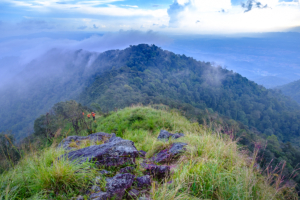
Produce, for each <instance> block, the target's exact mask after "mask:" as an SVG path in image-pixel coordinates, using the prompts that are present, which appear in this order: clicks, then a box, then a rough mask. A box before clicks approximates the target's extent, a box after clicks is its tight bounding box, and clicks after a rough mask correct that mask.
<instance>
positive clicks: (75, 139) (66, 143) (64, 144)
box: [58, 132, 112, 150]
mask: <svg viewBox="0 0 300 200" xmlns="http://www.w3.org/2000/svg"><path fill="white" fill-rule="evenodd" d="M111 136H112V134H108V133H102V132H99V133H94V134H91V135H89V136H69V137H67V138H65V139H63V140H62V141H61V143H59V145H58V148H64V149H66V150H76V149H77V148H76V147H75V146H79V145H80V143H81V142H83V141H86V140H89V141H90V142H91V143H92V144H96V143H97V142H98V141H105V140H107V139H109V138H111ZM72 144H73V145H72ZM74 145H75V146H74Z"/></svg>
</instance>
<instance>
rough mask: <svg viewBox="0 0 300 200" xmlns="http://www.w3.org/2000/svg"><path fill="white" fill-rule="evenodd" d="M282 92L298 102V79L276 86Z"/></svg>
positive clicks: (299, 88)
mask: <svg viewBox="0 0 300 200" xmlns="http://www.w3.org/2000/svg"><path fill="white" fill-rule="evenodd" d="M277 89H280V90H281V91H282V93H283V94H285V95H286V96H289V97H291V98H292V99H294V100H295V101H297V102H298V103H299V104H300V80H298V81H294V82H292V83H289V84H286V85H283V86H280V87H277Z"/></svg>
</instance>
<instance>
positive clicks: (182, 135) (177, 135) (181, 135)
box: [171, 133, 184, 139]
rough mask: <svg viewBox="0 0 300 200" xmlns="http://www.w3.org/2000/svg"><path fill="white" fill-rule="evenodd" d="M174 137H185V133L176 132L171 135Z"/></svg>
mask: <svg viewBox="0 0 300 200" xmlns="http://www.w3.org/2000/svg"><path fill="white" fill-rule="evenodd" d="M171 137H172V138H173V139H177V138H180V137H184V134H183V133H175V134H173V135H172V136H171Z"/></svg>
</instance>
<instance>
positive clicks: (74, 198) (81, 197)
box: [70, 195, 84, 200]
mask: <svg viewBox="0 0 300 200" xmlns="http://www.w3.org/2000/svg"><path fill="white" fill-rule="evenodd" d="M70 200H84V198H83V196H81V195H79V196H78V197H72V198H71V199H70Z"/></svg>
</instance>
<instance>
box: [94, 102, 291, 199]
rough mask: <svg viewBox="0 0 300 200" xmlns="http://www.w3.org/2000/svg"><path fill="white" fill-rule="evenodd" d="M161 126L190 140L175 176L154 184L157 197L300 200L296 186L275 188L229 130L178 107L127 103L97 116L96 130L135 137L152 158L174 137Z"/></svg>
mask: <svg viewBox="0 0 300 200" xmlns="http://www.w3.org/2000/svg"><path fill="white" fill-rule="evenodd" d="M160 129H166V130H169V131H170V132H173V133H175V132H182V133H184V134H185V137H183V138H180V139H178V140H176V142H185V143H188V147H187V151H186V152H185V153H184V154H183V155H182V156H181V158H180V160H178V161H176V162H173V163H170V164H171V166H172V167H174V169H173V172H172V175H171V177H170V178H169V179H168V180H165V181H164V182H162V183H158V185H155V184H154V185H153V187H152V192H151V197H152V198H153V199H157V200H159V199H164V200H166V199H178V200H179V199H265V200H270V199H297V195H296V193H295V191H294V189H293V188H287V187H285V186H284V185H281V187H278V188H275V186H274V187H273V186H271V185H270V184H271V182H273V181H274V180H275V179H277V178H278V176H276V175H274V176H273V177H268V179H267V178H266V177H264V176H262V175H261V173H262V172H261V171H259V170H258V169H257V168H256V167H255V164H256V163H255V155H253V156H252V157H249V155H248V154H246V153H242V151H241V149H239V147H238V145H237V144H236V142H235V141H232V140H231V139H230V138H229V137H227V135H222V134H219V133H212V132H211V131H210V130H207V129H205V128H203V127H202V126H199V125H198V124H197V123H191V122H190V121H188V120H187V119H186V118H184V117H182V116H181V115H180V114H179V113H178V112H176V111H169V112H167V111H164V110H155V109H152V108H150V107H133V108H126V109H123V110H121V111H119V112H117V113H113V114H112V115H110V116H109V117H106V118H102V119H101V120H100V121H99V125H98V131H105V132H115V133H117V135H119V136H121V137H123V138H124V139H128V140H132V141H133V142H135V145H136V147H137V149H138V150H144V151H147V152H148V153H147V157H151V156H152V155H153V154H155V153H157V152H158V151H160V150H162V149H165V148H167V147H168V146H170V145H171V144H172V143H173V142H175V141H168V142H161V141H158V140H157V139H156V138H157V135H158V133H159V131H160Z"/></svg>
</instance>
